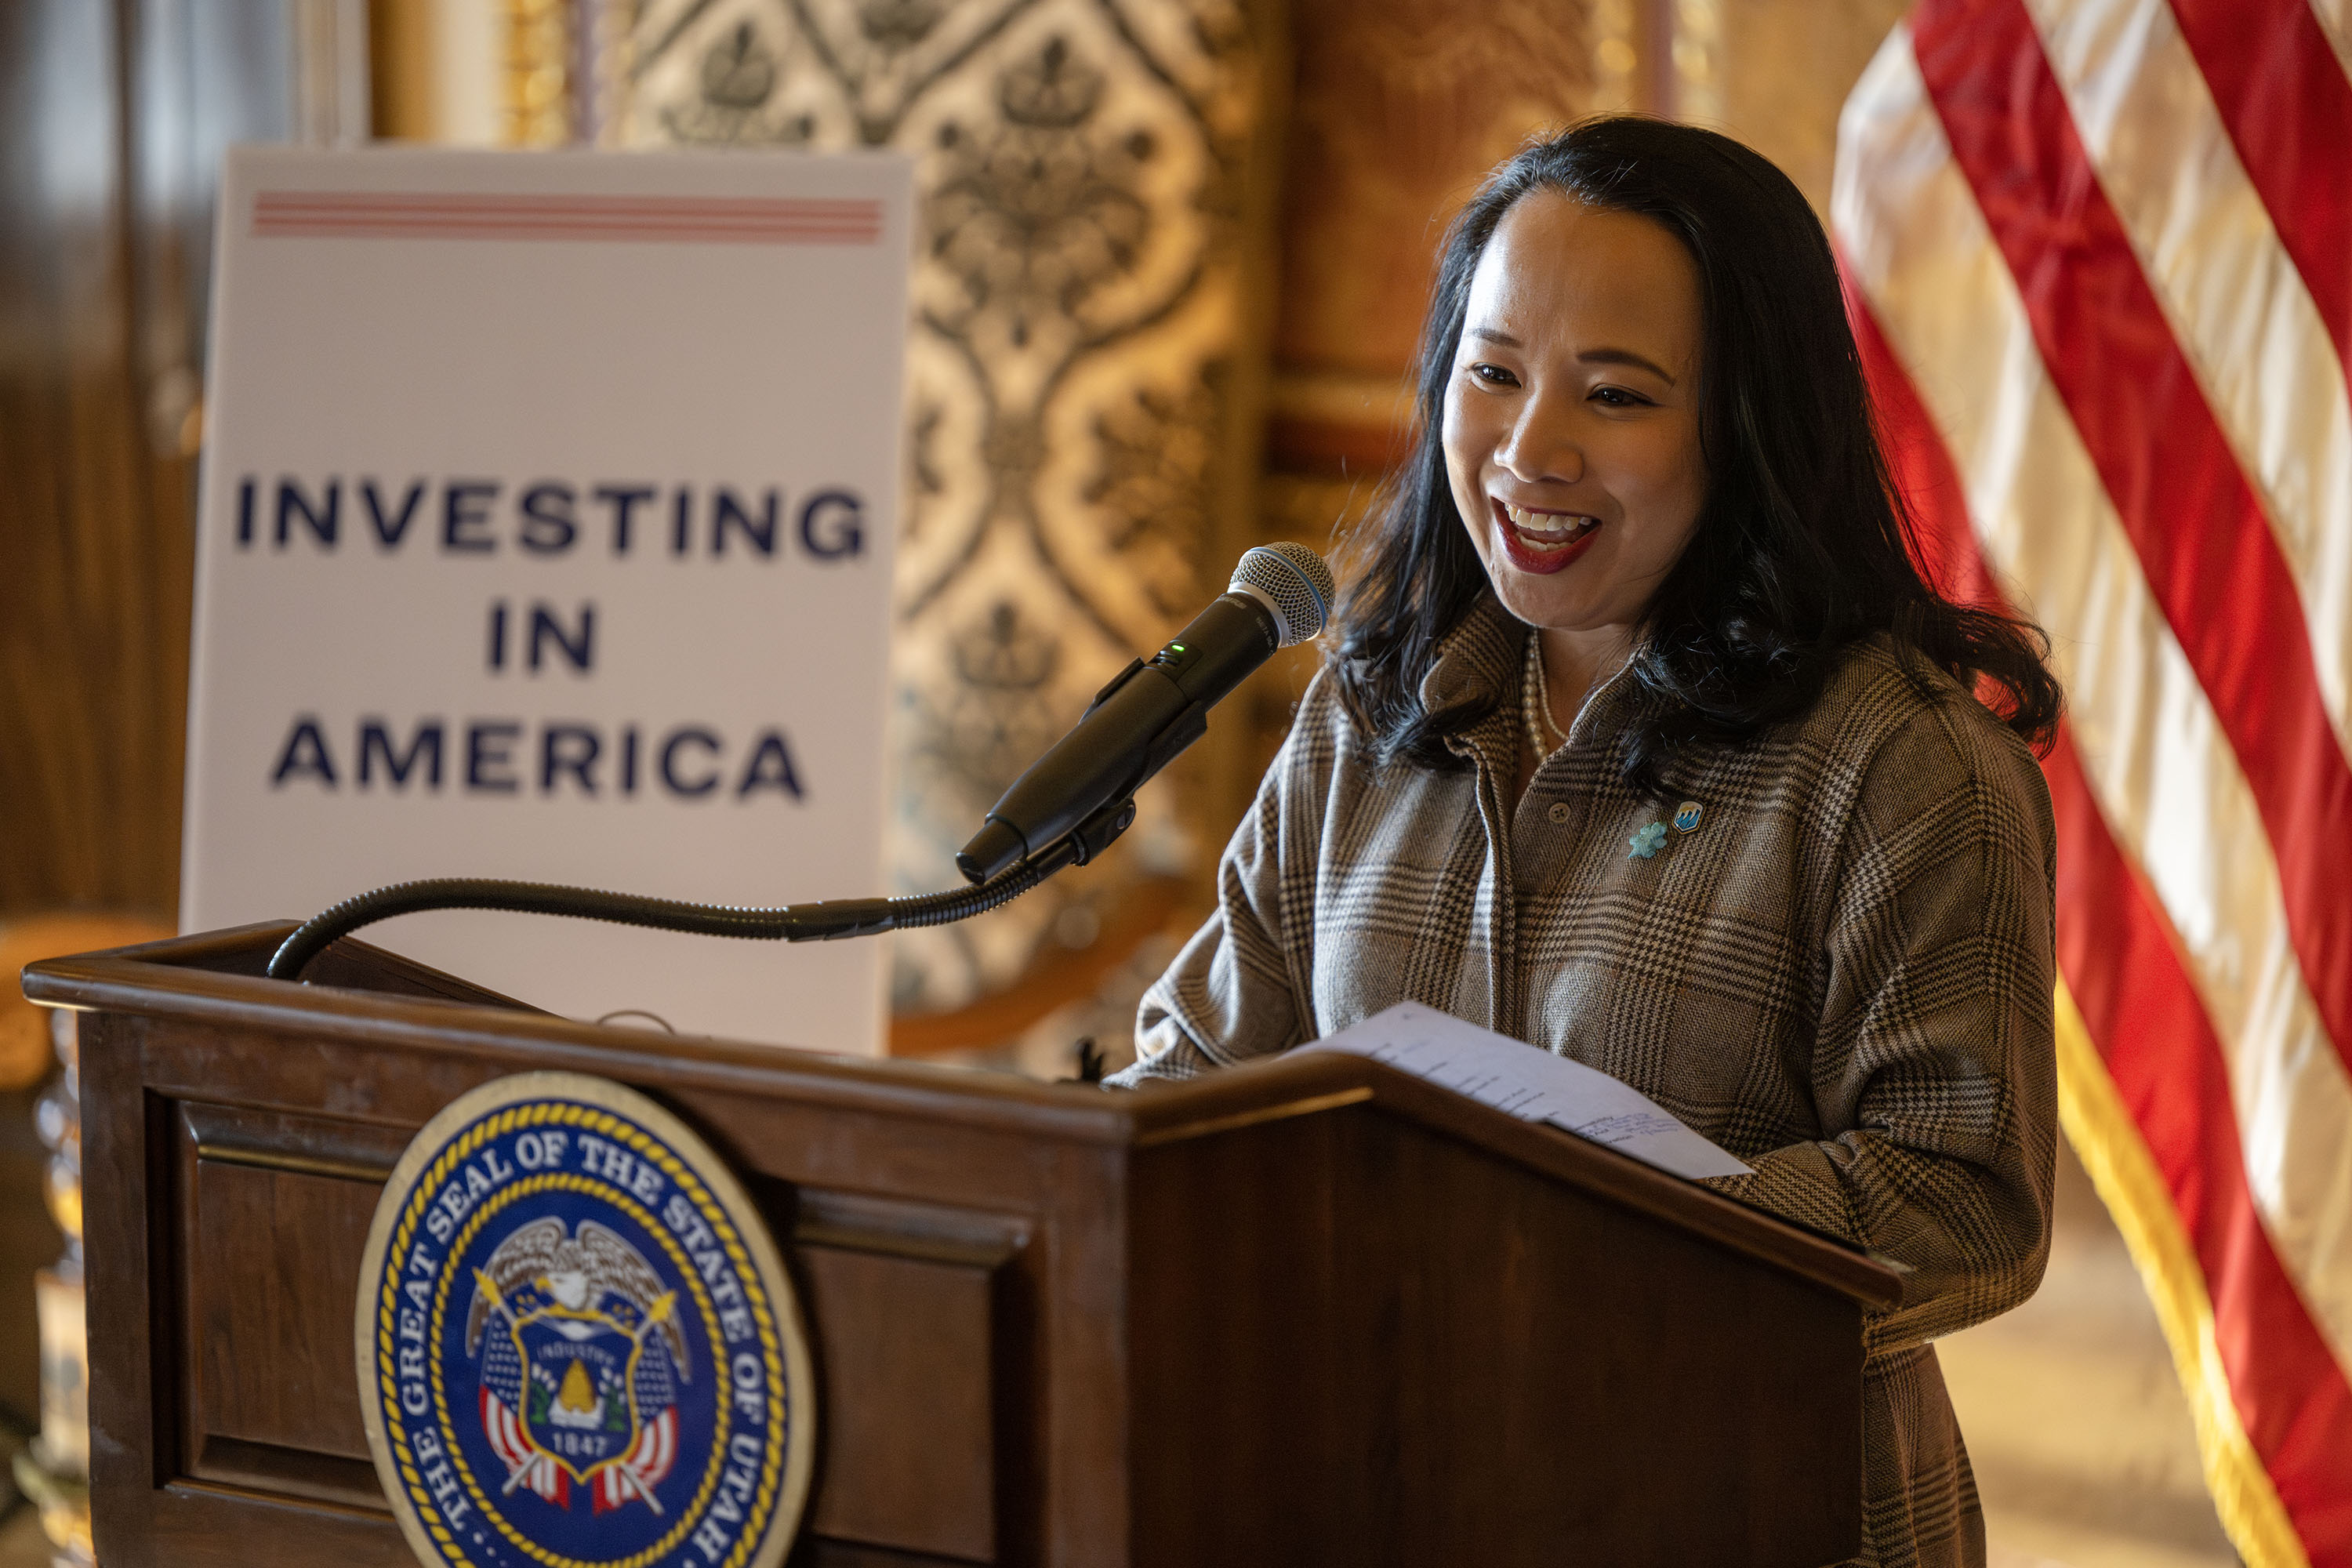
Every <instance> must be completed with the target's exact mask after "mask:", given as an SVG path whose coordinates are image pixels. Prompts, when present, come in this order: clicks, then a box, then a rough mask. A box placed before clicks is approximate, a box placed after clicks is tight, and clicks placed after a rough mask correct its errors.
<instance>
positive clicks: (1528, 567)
mask: <svg viewBox="0 0 2352 1568" xmlns="http://www.w3.org/2000/svg"><path fill="white" fill-rule="evenodd" d="M1486 505H1487V508H1488V510H1489V512H1490V514H1491V516H1492V520H1493V522H1494V526H1495V531H1496V534H1498V535H1499V536H1500V537H1501V539H1502V541H1503V553H1504V554H1505V555H1506V556H1507V557H1508V558H1509V559H1510V563H1511V564H1512V565H1513V566H1515V567H1517V568H1518V570H1520V571H1522V572H1527V573H1531V574H1534V575H1536V576H1538V577H1549V576H1550V575H1551V574H1553V573H1555V572H1560V571H1565V570H1566V569H1567V568H1568V567H1569V566H1570V565H1572V564H1573V563H1575V561H1576V558H1577V557H1578V556H1580V555H1581V554H1583V553H1584V552H1586V551H1587V550H1589V549H1591V545H1592V542H1593V541H1594V540H1595V539H1598V538H1600V537H1601V524H1600V523H1598V522H1595V523H1594V524H1593V525H1592V526H1591V528H1588V529H1586V530H1585V531H1583V532H1582V533H1580V534H1579V535H1577V538H1576V542H1574V543H1573V544H1570V545H1568V546H1567V547H1565V548H1564V549H1559V550H1542V551H1538V550H1537V549H1536V548H1535V547H1534V546H1532V545H1530V544H1529V543H1528V542H1527V541H1526V540H1524V539H1521V538H1520V537H1519V531H1518V530H1517V529H1516V528H1514V527H1512V526H1511V514H1510V513H1509V512H1507V511H1505V510H1503V503H1502V502H1501V501H1498V500H1496V499H1495V498H1494V497H1492V496H1488V497H1487V498H1486Z"/></svg>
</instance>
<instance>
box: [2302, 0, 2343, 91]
mask: <svg viewBox="0 0 2352 1568" xmlns="http://www.w3.org/2000/svg"><path fill="white" fill-rule="evenodd" d="M2311 10H2312V14H2313V15H2314V16H2317V17H2318V18H2319V30H2320V31H2321V32H2323V33H2325V34H2326V35H2327V41H2328V42H2329V43H2331V44H2333V45H2335V46H2336V58H2337V59H2338V60H2341V61H2342V62H2343V64H2344V70H2345V74H2346V75H2347V76H2352V0H2311Z"/></svg>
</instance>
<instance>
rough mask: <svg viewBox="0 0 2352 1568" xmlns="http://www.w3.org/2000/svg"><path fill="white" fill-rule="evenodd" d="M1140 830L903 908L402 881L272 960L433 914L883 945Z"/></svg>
mask: <svg viewBox="0 0 2352 1568" xmlns="http://www.w3.org/2000/svg"><path fill="white" fill-rule="evenodd" d="M1134 821H1135V800H1134V797H1133V796H1131V795H1130V796H1129V797H1128V798H1127V799H1125V800H1122V801H1119V802H1117V803H1116V804H1114V805H1109V806H1106V807H1105V808H1104V809H1102V810H1100V811H1098V812H1097V813H1095V815H1094V816H1090V817H1088V818H1087V820H1086V821H1085V822H1083V823H1081V824H1079V826H1077V828H1076V830H1074V831H1073V832H1072V833H1071V834H1070V835H1069V836H1068V837H1066V838H1064V839H1063V840H1062V841H1061V842H1060V843H1058V844H1055V845H1054V846H1052V847H1049V848H1047V849H1045V850H1043V851H1041V852H1040V853H1038V854H1035V855H1032V856H1030V857H1029V858H1027V859H1025V860H1023V861H1021V862H1019V863H1018V864H1016V865H1014V866H1013V867H1011V868H1009V869H1007V870H1004V871H1003V872H1000V873H999V874H998V875H996V876H993V877H991V878H990V879H988V880H986V881H984V882H982V883H979V884H978V885H976V886H973V887H970V888H958V889H954V890H952V891H950V892H945V893H921V894H917V895H914V896H912V897H908V898H898V899H828V900H823V901H820V902H817V903H814V904H785V905H782V906H781V907H778V908H775V909H751V908H746V907H744V906H741V905H735V904H697V903H689V902H688V901H686V900H682V899H654V898H647V897H646V896H644V895H642V894H638V893H610V892H605V891H604V890H602V889H596V888H566V887H562V886H558V885H556V884H554V883H551V882H504V881H497V880H493V879H488V878H483V877H436V878H433V879H428V880H425V881H418V882H395V883H394V884H393V885H392V886H390V887H385V888H377V889H374V890H373V891H371V892H365V893H362V894H360V895H359V896H358V897H356V898H351V899H345V900H343V901H342V902H341V903H340V904H337V905H335V906H334V907H333V908H332V909H330V910H323V911H321V912H320V913H319V914H317V915H314V916H312V917H311V918H310V920H307V921H303V922H302V924H301V925H299V926H298V927H296V928H295V931H294V933H293V934H292V935H291V936H289V937H288V938H287V939H286V940H285V941H284V942H281V943H279V944H278V951H277V952H275V953H274V954H272V955H271V957H270V960H269V970H268V973H269V977H270V978H271V979H272V980H299V979H301V978H302V972H303V971H304V970H305V969H307V968H309V967H310V961H311V960H312V959H314V958H316V957H318V956H319V954H320V953H321V952H325V951H326V950H327V949H328V948H329V947H330V946H331V945H333V943H334V942H336V941H337V940H338V939H340V938H342V937H346V936H349V935H350V934H351V933H352V932H353V931H357V930H359V929H360V928H361V927H362V926H367V925H373V924H374V923H375V922H376V921H386V920H390V919H392V917H393V916H394V915H413V914H422V913H423V912H425V910H505V911H508V912H509V913H513V914H526V915H569V916H572V917H573V918H574V919H578V920H591V921H611V922H613V923H614V924H616V925H631V926H651V927H654V928H656V929H657V930H661V931H689V932H692V933H694V934H695V935H698V936H732V937H741V938H746V939H748V940H751V941H754V942H833V941H835V940H837V939H839V938H842V937H851V936H878V935H880V934H881V933H882V932H884V931H898V930H900V929H902V928H903V929H907V930H913V929H915V928H916V927H919V926H939V925H948V924H950V923H952V922H954V921H961V920H969V919H971V917H972V916H973V915H977V914H984V913H986V912H987V911H988V910H992V909H995V908H996V907H997V906H998V905H1000V904H1004V903H1008V902H1010V901H1011V900H1014V899H1017V898H1019V897H1020V896H1021V895H1022V894H1024V893H1025V892H1027V891H1028V890H1029V889H1032V888H1034V887H1035V886H1036V885H1037V884H1038V883H1040V882H1042V881H1044V880H1045V879H1046V878H1048V877H1050V876H1052V875H1053V874H1054V873H1055V872H1056V871H1059V870H1062V869H1064V868H1066V867H1070V866H1083V865H1085V864H1086V863H1087V861H1089V860H1091V859H1093V858H1095V857H1096V856H1097V855H1099V854H1101V853H1102V852H1103V851H1104V850H1105V849H1108V847H1110V845H1111V842H1112V840H1114V839H1116V838H1117V837H1118V836H1119V835H1120V834H1122V833H1124V832H1126V831H1127V830H1128V828H1129V826H1131V825H1132V824H1133V823H1134Z"/></svg>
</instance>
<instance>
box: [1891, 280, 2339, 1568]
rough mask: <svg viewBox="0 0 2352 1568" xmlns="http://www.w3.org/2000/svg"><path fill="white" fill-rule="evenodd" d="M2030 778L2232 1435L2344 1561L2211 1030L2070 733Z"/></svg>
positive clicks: (1918, 431)
mask: <svg viewBox="0 0 2352 1568" xmlns="http://www.w3.org/2000/svg"><path fill="white" fill-rule="evenodd" d="M1846 301H1847V313H1848V315H1849V316H1850V317H1851V318H1852V320H1853V328H1854V340H1855V343H1856V345H1857V347H1858V348H1859V349H1860V350H1861V356H1862V362H1863V369H1864V374H1865V376H1866V377H1867V378H1868V380H1869V382H1870V389H1871V396H1872V399H1873V401H1874V404H1875V405H1876V409H1877V413H1878V417H1879V422H1880V426H1881V429H1882V435H1883V438H1884V440H1885V448H1886V456H1887V462H1888V466H1889V467H1890V468H1891V469H1892V470H1893V477H1894V479H1895V489H1897V491H1898V492H1899V493H1900V494H1901V495H1902V496H1903V498H1904V500H1905V501H1906V504H1907V506H1908V508H1909V510H1910V513H1911V520H1912V522H1913V523H1914V525H1915V527H1916V532H1917V542H1918V544H1919V545H1920V546H1921V547H1922V549H1923V552H1924V554H1925V555H1926V556H1927V563H1928V564H1930V565H1931V567H1932V568H1933V570H1934V572H1935V574H1936V576H1937V580H1938V585H1939V586H1940V587H1941V588H1942V589H1943V591H1944V592H1946V593H1948V594H1949V595H1954V596H1956V597H1958V598H1960V599H1963V600H1966V601H1969V602H1973V603H1976V604H1980V605H1986V606H1987V607H1989V608H1992V609H1997V610H2000V611H2001V612H2002V613H2003V614H2008V613H2010V607H2009V605H2008V604H2007V603H2006V600H2005V597H2004V595H2002V594H2001V593H2000V589H1999V588H1998V586H1997V585H1996V584H1995V582H1994V580H1993V577H1992V574H1991V572H1990V568H1989V567H1988V566H1987V564H1986V563H1985V559H1984V554H1983V552H1982V550H1981V549H1980V548H1979V545H1978V543H1977V541H1976V535H1975V531H1973V530H1972V529H1971V528H1970V526H1969V518H1968V512H1967V503H1966V492H1965V490H1964V488H1963V486H1962V483H1961V480H1960V476H1959V473H1958V468H1957V467H1956V466H1955V465H1954V463H1953V461H1952V458H1951V453H1950V451H1949V449H1948V447H1946V446H1945V445H1944V441H1943V437H1942V436H1941V434H1940V433H1939V432H1938V431H1937V428H1936V426H1935V422H1934V420H1933V419H1932V418H1931V417H1930V416H1929V415H1928V413H1927V408H1926V406H1925V405H1924V404H1923V403H1922V402H1921V401H1920V398H1919V395H1918V392H1917V390H1916V387H1914V386H1913V384H1912V383H1911V379H1910V377H1909V375H1908V374H1906V372H1905V371H1904V369H1903V368H1902V365H1901V364H1900V363H1899V362H1898V361H1897V360H1896V358H1895V352H1894V350H1893V347H1892V346H1891V345H1890V344H1889V343H1888V342H1887V341H1886V338H1885V333H1884V332H1883V331H1881V330H1880V328H1879V326H1878V323H1877V320H1876V318H1875V317H1874V315H1873V314H1872V312H1871V310H1870V308H1869V305H1868V303H1867V302H1866V301H1865V300H1863V299H1862V298H1861V297H1860V295H1859V292H1858V290H1856V289H1853V288H1852V287H1851V286H1849V287H1848V289H1847V290H1846ZM2042 771H2043V774H2044V776H2045V777H2046V778H2047V779H2048V780H2049V781H2050V794H2051V809H2052V812H2053V815H2054V816H2055V817H2056V820H2057V825H2058V909H2059V921H2058V950H2059V951H2058V958H2059V967H2060V969H2061V971H2062V972H2063V973H2064V974H2065V977H2066V984H2067V987H2068V989H2069V990H2071V991H2072V992H2073V994H2074V1000H2075V1002H2076V1004H2077V1005H2079V1006H2080V1008H2081V1009H2082V1012H2083V1016H2084V1022H2085V1023H2086V1024H2087V1025H2088V1026H2089V1028H2090V1031H2091V1036H2092V1038H2093V1040H2094V1041H2095V1043H2096V1044H2097V1046H2098V1047H2099V1054H2100V1057H2101V1058H2102V1060H2103V1061H2104V1062H2105V1065H2106V1068H2107V1073H2108V1076H2109V1077H2110V1079H2113V1081H2114V1082H2115V1085H2116V1090H2117V1092H2118V1094H2119V1095H2120V1097H2121V1098H2122V1100H2123V1101H2124V1103H2125V1105H2126V1108H2127V1109H2128V1110H2129V1111H2130V1113H2131V1115H2132V1119H2133V1121H2135V1122H2137V1125H2138V1126H2139V1128H2140V1131H2141V1134H2142V1136H2143V1138H2144V1139H2145V1140H2146V1142H2147V1145H2148V1148H2149V1150H2150V1152H2151V1153H2152V1154H2153V1155H2154V1157H2155V1159H2156V1161H2157V1163H2158V1168H2159V1170H2160V1171H2161V1172H2162V1173H2163V1176H2164V1180H2165V1184H2166V1186H2167V1187H2168V1189H2169V1191H2170V1192H2171V1194H2172V1197H2173V1202H2174V1205H2175V1207H2176V1208H2177V1209H2178V1211H2179V1215H2180V1217H2181V1223H2182V1226H2183V1228H2184V1229H2186V1230H2187V1231H2188V1233H2189V1238H2190V1244H2191V1245H2192V1246H2193V1247H2195V1249H2196V1253H2197V1260H2198V1265H2199V1268H2200V1270H2201V1271H2202V1272H2203V1274H2204V1276H2205V1281H2206V1289H2207V1293H2208V1294H2209V1296H2210V1299H2211V1300H2212V1303H2213V1318H2214V1330H2215V1337H2216V1340H2217V1341H2218V1343H2219V1349H2220V1352H2221V1361H2222V1364H2223V1365H2224V1366H2225V1367H2226V1368H2227V1369H2228V1371H2229V1376H2230V1384H2231V1402H2232V1403H2233V1404H2234V1405H2236V1407H2237V1409H2238V1411H2239V1415H2240V1419H2241V1421H2242V1424H2243V1425H2244V1426H2245V1429H2246V1435H2247V1438H2248V1440H2249V1441H2250V1442H2251V1443H2252V1445H2253V1447H2254V1451H2255V1452H2256V1453H2257V1454H2258V1455H2259V1456H2260V1457H2261V1458H2262V1461H2263V1468H2264V1469H2265V1470H2266V1471H2267V1472H2268V1473H2269V1474H2270V1476H2271V1478H2272V1482H2273V1485H2274V1486H2275V1487H2276V1488H2277V1489H2278V1492H2279V1497H2280V1501H2281V1502H2282V1503H2283V1504H2284V1506H2285V1508H2286V1509H2287V1511H2288V1514H2289V1516H2290V1517H2291V1518H2292V1519H2293V1520H2294V1524H2295V1529H2296V1532H2297V1534H2298V1535H2300V1536H2301V1537H2302V1539H2303V1541H2304V1542H2305V1548H2306V1550H2307V1551H2308V1552H2310V1555H2311V1561H2312V1563H2313V1564H2314V1565H2315V1568H2352V1501H2347V1499H2346V1498H2345V1497H2344V1496H2343V1495H2342V1486H2341V1482H2340V1479H2339V1476H2338V1471H2339V1468H2340V1466H2341V1464H2342V1458H2341V1456H2343V1455H2345V1454H2347V1453H2352V1384H2347V1382H2346V1379H2345V1373H2344V1370H2343V1369H2342V1368H2341V1367H2339V1366H2338V1365H2337V1364H2336V1358H2335V1355H2334V1353H2333V1352H2331V1351H2330V1350H2329V1348H2328V1345H2327V1342H2326V1339H2325V1338H2324V1337H2323V1336H2322V1335H2321V1333H2320V1331H2319V1328H2318V1325H2317V1323H2316V1322H2315V1321H2314V1319H2313V1318H2312V1315H2311V1312H2310V1310H2309V1308H2308V1307H2307V1306H2306V1305H2305V1302H2304V1300H2303V1297H2302V1295H2301V1293H2300V1292H2299V1291H2298V1290H2297V1289H2295V1285H2294V1279H2292V1277H2291V1276H2289V1274H2288V1273H2287V1271H2286V1268H2285V1267H2284V1265H2283V1264H2282V1263H2281V1262H2280V1260H2279V1257H2278V1253H2277V1250H2276V1248H2275V1247H2273V1245H2272V1242H2271V1238H2270V1236H2269V1233H2268V1232H2267V1231H2265V1230H2264V1229H2263V1224H2262V1219H2261V1216H2260V1215H2259V1214H2258V1212H2257V1211H2256V1209H2255V1206H2254V1200H2253V1194H2252V1192H2251V1191H2250V1190H2249V1188H2248V1186H2247V1183H2246V1173H2245V1166H2244V1163H2243V1162H2244V1156H2243V1152H2242V1151H2243V1143H2242V1131H2241V1129H2240V1128H2239V1126H2238V1122H2237V1114H2236V1111H2235V1110H2234V1108H2233V1105H2232V1102H2231V1096H2230V1085H2229V1081H2228V1075H2227V1069H2226V1067H2225V1065H2224V1057H2223V1053H2222V1049H2221V1040H2220V1038H2219V1037H2218V1036H2217V1035H2216V1034H2215V1032H2214V1028H2213V1025H2212V1021H2211V1019H2210V1018H2209V1017H2208V1016H2206V1013H2205V1008H2204V1004H2203V1002H2202V1001H2201V999H2200V997H2199V996H2198V994H2197V989H2196V986H2195V984H2194V983H2193V982H2192V981H2191V979H2190V977H2189V973H2188V971H2187V969H2186V968H2185V967H2184V966H2183V964H2182V963H2181V959H2180V952H2179V944H2178V942H2177V940H2176V939H2175V936H2174V933H2173V931H2172V928H2171V923H2170V921H2168V919H2167V918H2166V917H2165V914H2164V912H2163V910H2162V908H2161V906H2160V905H2158V902H2157V901H2156V900H2155V898H2154V896H2153V894H2152V893H2151V892H2150V890H2149V889H2148V888H2147V884H2146V882H2145V881H2144V880H2143V879H2141V878H2140V877H2139V876H2138V874H2137V872H2136V870H2135V869H2134V868H2133V867H2132V864H2131V861H2130V858H2129V857H2128V856H2126V854H2125V853H2124V851H2123V849H2122V848H2121V847H2120V846H2119V845H2118V844H2117V843H2116V839H2115V836H2114V834H2113V833H2112V832H2111V831H2110V830H2109V828H2108V826H2107V822H2106V819H2105V816H2104V815H2103V814H2102V813H2101V812H2100V810H2099V807H2098V804H2097V801H2096V799H2095V796H2094V795H2093V793H2092V791H2091V787H2090V783H2089V780H2088V779H2087V778H2086V777H2085V775H2084V772H2083V766H2082V763H2081V761H2080V759H2079V757H2078V756H2077V754H2076V752H2075V750H2074V737H2073V735H2072V733H2071V732H2070V731H2067V730H2065V729H2063V728H2062V730H2061V731H2060V734H2059V739H2058V742H2057V744H2056V745H2055V746H2054V747H2053V749H2052V751H2051V753H2050V755H2049V756H2048V757H2047V758H2046V759H2044V761H2043V763H2042Z"/></svg>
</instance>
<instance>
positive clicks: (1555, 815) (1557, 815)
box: [1545, 800, 1568, 823]
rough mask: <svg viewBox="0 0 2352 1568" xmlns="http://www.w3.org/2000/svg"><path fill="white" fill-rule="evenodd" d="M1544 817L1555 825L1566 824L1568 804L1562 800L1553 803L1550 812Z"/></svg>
mask: <svg viewBox="0 0 2352 1568" xmlns="http://www.w3.org/2000/svg"><path fill="white" fill-rule="evenodd" d="M1545 815H1546V816H1549V817H1550V818H1551V819H1552V821H1554V822H1555V823H1559V822H1566V821H1567V820H1568V802H1566V801H1564V800H1556V801H1553V802H1552V803H1551V810H1550V811H1549V812H1547V813H1546V814H1545Z"/></svg>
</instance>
